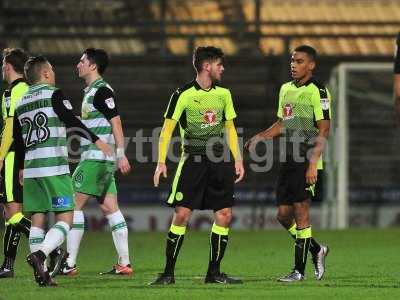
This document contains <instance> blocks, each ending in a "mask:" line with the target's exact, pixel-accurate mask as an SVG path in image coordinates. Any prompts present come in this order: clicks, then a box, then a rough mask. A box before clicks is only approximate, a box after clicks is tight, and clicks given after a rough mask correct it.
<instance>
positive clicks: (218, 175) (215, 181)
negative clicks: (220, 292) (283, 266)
mask: <svg viewBox="0 0 400 300" xmlns="http://www.w3.org/2000/svg"><path fill="white" fill-rule="evenodd" d="M207 166H208V168H207V177H208V180H207V187H206V194H205V197H204V208H205V209H212V210H213V211H214V224H213V225H212V228H211V233H210V255H209V263H208V270H207V275H206V277H205V283H222V284H237V283H242V281H241V280H240V279H235V278H232V277H229V276H227V275H226V274H225V273H222V272H221V271H220V264H221V261H222V259H223V257H224V254H225V249H226V247H227V245H228V240H229V238H228V234H229V227H230V225H231V221H232V207H233V205H234V197H233V194H234V189H233V186H234V176H233V174H234V166H233V163H231V162H212V161H211V160H210V161H208V163H207Z"/></svg>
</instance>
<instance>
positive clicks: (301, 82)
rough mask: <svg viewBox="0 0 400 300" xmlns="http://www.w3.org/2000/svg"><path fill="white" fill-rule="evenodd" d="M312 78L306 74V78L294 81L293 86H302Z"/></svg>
mask: <svg viewBox="0 0 400 300" xmlns="http://www.w3.org/2000/svg"><path fill="white" fill-rule="evenodd" d="M311 77H312V74H307V75H306V76H304V77H303V78H300V79H298V80H295V84H296V86H302V85H304V84H305V83H306V82H307V81H309V80H310V79H311Z"/></svg>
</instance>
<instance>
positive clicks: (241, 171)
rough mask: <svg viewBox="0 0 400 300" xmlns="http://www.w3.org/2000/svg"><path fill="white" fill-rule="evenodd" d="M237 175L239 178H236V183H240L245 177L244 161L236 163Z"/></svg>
mask: <svg viewBox="0 0 400 300" xmlns="http://www.w3.org/2000/svg"><path fill="white" fill-rule="evenodd" d="M235 173H236V176H238V178H236V180H235V183H238V182H239V181H241V180H242V179H243V177H244V167H243V161H242V160H239V161H236V162H235Z"/></svg>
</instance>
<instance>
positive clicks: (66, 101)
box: [63, 100, 72, 110]
mask: <svg viewBox="0 0 400 300" xmlns="http://www.w3.org/2000/svg"><path fill="white" fill-rule="evenodd" d="M63 104H64V106H65V107H66V108H67V109H69V110H71V109H72V105H71V102H69V100H63Z"/></svg>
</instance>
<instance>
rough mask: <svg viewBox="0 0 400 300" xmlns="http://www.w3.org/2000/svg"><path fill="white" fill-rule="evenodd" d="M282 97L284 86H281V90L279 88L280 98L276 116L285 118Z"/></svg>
mask: <svg viewBox="0 0 400 300" xmlns="http://www.w3.org/2000/svg"><path fill="white" fill-rule="evenodd" d="M282 97H283V86H281V88H280V90H279V99H278V109H277V111H276V116H277V117H278V118H280V119H282V118H283V115H282V100H283V99H282Z"/></svg>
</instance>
